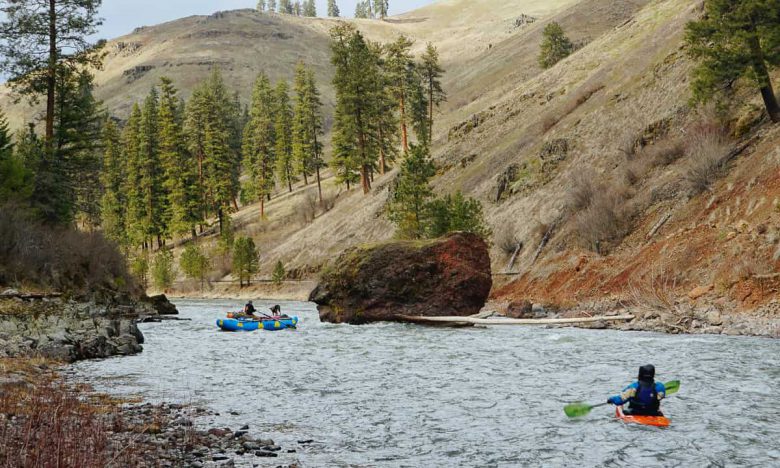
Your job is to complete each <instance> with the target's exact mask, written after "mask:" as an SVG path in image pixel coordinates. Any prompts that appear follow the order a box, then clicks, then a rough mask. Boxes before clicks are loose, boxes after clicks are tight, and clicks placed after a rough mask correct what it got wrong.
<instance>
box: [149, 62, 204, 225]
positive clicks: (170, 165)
mask: <svg viewBox="0 0 780 468" xmlns="http://www.w3.org/2000/svg"><path fill="white" fill-rule="evenodd" d="M183 118H184V116H183V115H182V109H181V101H180V100H179V98H178V91H177V90H176V88H175V87H174V85H173V82H172V81H171V80H170V78H167V77H163V78H161V79H160V110H159V116H158V119H159V122H158V128H159V132H160V163H161V166H162V170H163V174H164V182H163V188H164V190H165V196H166V197H167V203H166V207H167V212H166V213H165V220H166V226H167V228H168V230H167V232H166V234H167V235H168V236H174V235H183V234H187V233H190V234H191V235H192V237H193V238H194V237H196V235H197V233H196V232H195V228H196V226H197V225H198V224H199V223H200V222H202V220H201V217H200V215H201V211H200V204H199V197H198V192H197V187H198V185H197V170H196V168H197V163H196V161H194V159H193V158H192V157H191V156H190V153H189V151H187V146H186V142H185V141H184V133H183V125H184V122H183Z"/></svg>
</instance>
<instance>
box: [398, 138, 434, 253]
mask: <svg viewBox="0 0 780 468" xmlns="http://www.w3.org/2000/svg"><path fill="white" fill-rule="evenodd" d="M435 174H436V169H435V168H434V166H433V162H432V161H431V160H430V157H429V155H428V148H427V146H424V145H420V146H416V145H412V147H411V149H410V151H409V153H408V154H407V157H406V159H404V162H403V163H402V165H401V173H400V174H399V176H398V179H397V180H396V182H395V185H394V187H393V188H392V192H391V195H390V200H389V202H388V218H389V219H390V221H391V222H393V224H395V225H396V226H397V227H398V235H399V237H401V238H404V239H421V238H423V237H425V233H426V228H427V226H428V222H429V221H428V204H429V202H430V201H431V199H432V198H433V190H432V189H431V187H430V185H429V182H428V181H429V180H430V178H431V177H433V176H434V175H435Z"/></svg>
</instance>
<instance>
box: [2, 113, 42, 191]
mask: <svg viewBox="0 0 780 468" xmlns="http://www.w3.org/2000/svg"><path fill="white" fill-rule="evenodd" d="M32 136H33V137H34V136H35V134H34V133H33V134H32ZM11 138H12V137H11V133H10V130H9V129H8V121H7V120H6V117H5V114H4V113H3V111H2V110H0V204H3V203H6V202H9V201H18V202H21V201H26V199H27V198H28V197H29V196H30V194H31V193H32V173H31V172H30V170H29V169H28V168H27V166H26V165H25V161H24V159H23V157H24V152H23V151H24V148H21V151H16V152H14V145H13V143H12V141H11ZM23 139H24V136H22V137H21V138H20V140H23Z"/></svg>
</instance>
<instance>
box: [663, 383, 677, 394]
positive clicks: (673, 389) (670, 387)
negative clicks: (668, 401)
mask: <svg viewBox="0 0 780 468" xmlns="http://www.w3.org/2000/svg"><path fill="white" fill-rule="evenodd" d="M664 387H666V396H669V395H672V394H675V393H677V392H678V391H679V390H680V381H679V380H672V381H671V382H666V383H665V384H664Z"/></svg>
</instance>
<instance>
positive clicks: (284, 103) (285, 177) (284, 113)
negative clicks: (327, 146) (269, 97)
mask: <svg viewBox="0 0 780 468" xmlns="http://www.w3.org/2000/svg"><path fill="white" fill-rule="evenodd" d="M274 95H275V96H276V111H275V117H276V123H275V125H274V137H275V138H276V174H277V177H278V178H279V182H281V183H282V184H285V185H287V188H288V189H289V191H290V192H292V184H293V182H295V180H296V178H295V174H294V172H293V164H294V162H293V155H292V119H293V115H292V107H291V106H290V95H289V93H288V86H287V82H286V81H284V80H279V82H278V83H277V84H276V89H275V90H274Z"/></svg>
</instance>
